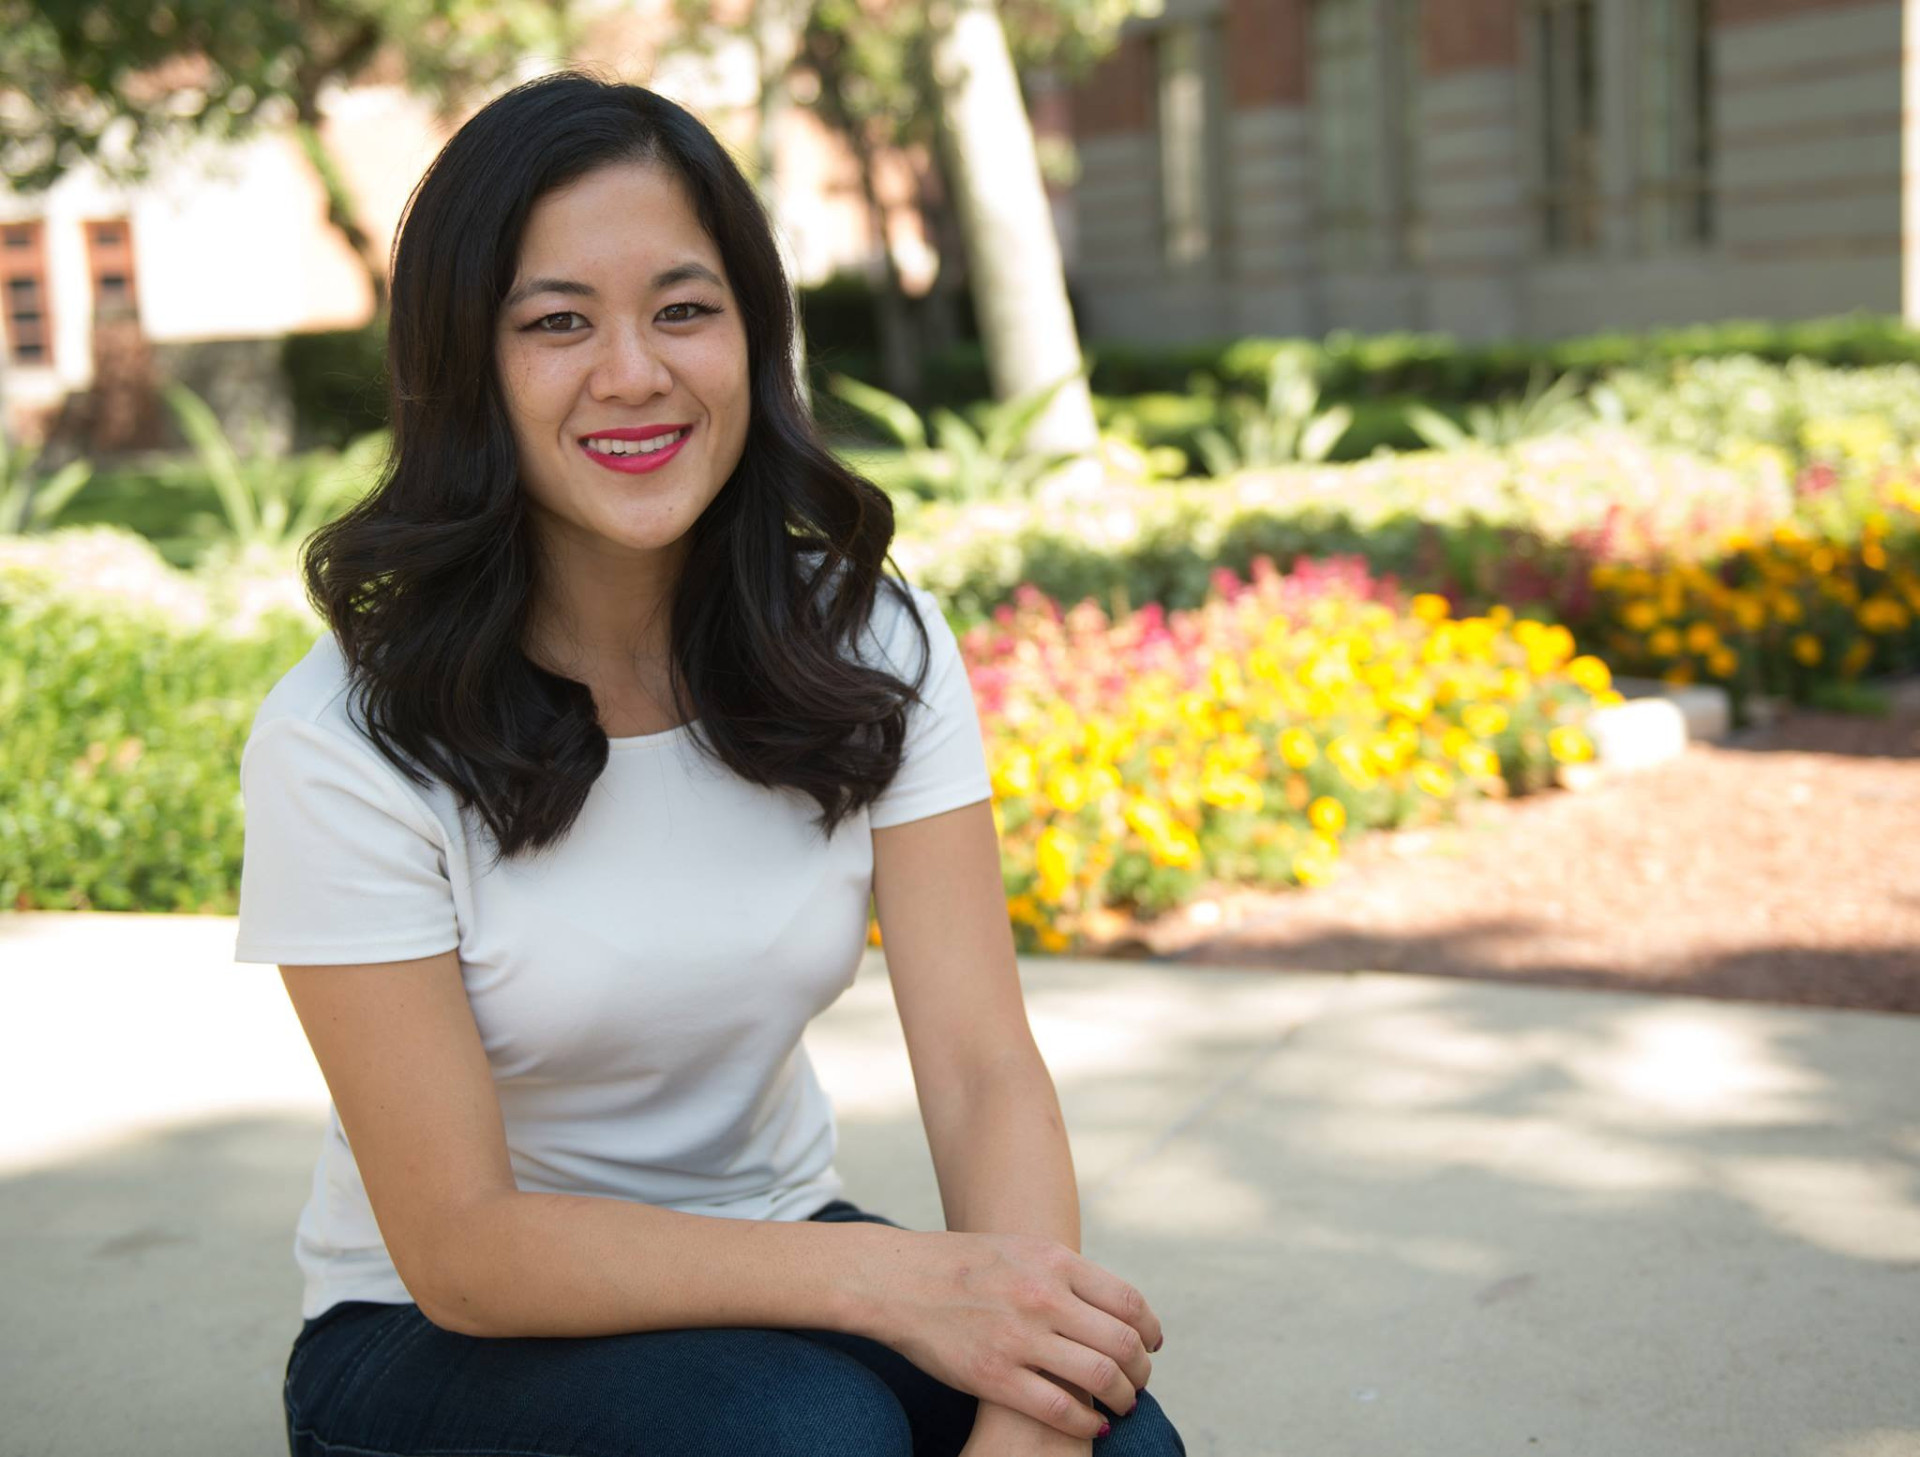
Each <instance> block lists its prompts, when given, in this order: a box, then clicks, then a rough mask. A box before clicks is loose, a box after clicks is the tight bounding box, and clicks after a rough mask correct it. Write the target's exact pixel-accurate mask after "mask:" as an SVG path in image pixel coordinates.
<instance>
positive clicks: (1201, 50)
mask: <svg viewBox="0 0 1920 1457" xmlns="http://www.w3.org/2000/svg"><path fill="white" fill-rule="evenodd" d="M1155 49H1156V51H1157V52H1158V55H1159V96H1158V100H1159V110H1158V125H1159V132H1160V211H1161V236H1162V246H1163V249H1164V252H1165V256H1166V261H1167V262H1168V263H1169V264H1171V265H1174V266H1180V265H1191V264H1195V263H1200V262H1204V261H1205V260H1206V259H1208V258H1210V257H1212V256H1213V255H1214V254H1216V253H1217V252H1218V251H1219V249H1220V246H1221V236H1220V235H1221V231H1222V227H1221V207H1220V191H1221V189H1220V175H1219V169H1220V159H1219V155H1218V149H1219V144H1220V126H1221V122H1222V119H1223V118H1222V114H1221V113H1222V98H1221V96H1220V91H1219V77H1220V48H1219V27H1218V25H1217V24H1214V23H1208V22H1189V23H1186V24H1177V25H1168V26H1166V27H1164V28H1162V29H1161V30H1160V31H1159V32H1158V33H1157V44H1156V46H1155Z"/></svg>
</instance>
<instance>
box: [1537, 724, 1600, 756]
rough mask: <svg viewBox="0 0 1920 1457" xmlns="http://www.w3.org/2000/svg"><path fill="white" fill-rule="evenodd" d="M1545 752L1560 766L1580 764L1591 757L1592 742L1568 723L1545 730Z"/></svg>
mask: <svg viewBox="0 0 1920 1457" xmlns="http://www.w3.org/2000/svg"><path fill="white" fill-rule="evenodd" d="M1547 752H1548V753H1550V754H1552V755H1553V757H1554V758H1555V759H1557V760H1559V761H1560V762H1561V763H1562V764H1581V763H1585V762H1586V761H1587V760H1588V759H1591V758H1592V757H1593V741H1592V740H1591V739H1589V738H1588V737H1587V736H1586V734H1585V733H1583V732H1582V731H1581V730H1580V729H1578V728H1576V727H1574V726H1573V725H1572V724H1570V723H1563V724H1561V725H1560V726H1559V727H1558V728H1551V729H1548V730H1547Z"/></svg>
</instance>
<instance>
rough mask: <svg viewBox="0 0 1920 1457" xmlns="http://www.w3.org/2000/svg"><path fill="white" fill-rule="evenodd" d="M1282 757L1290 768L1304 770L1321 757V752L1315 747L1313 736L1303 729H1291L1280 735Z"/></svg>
mask: <svg viewBox="0 0 1920 1457" xmlns="http://www.w3.org/2000/svg"><path fill="white" fill-rule="evenodd" d="M1280 757H1281V758H1282V759H1285V760H1286V761H1287V764H1288V765H1289V767H1291V768H1294V769H1304V768H1306V767H1307V765H1309V764H1311V763H1312V762H1313V761H1314V760H1315V759H1317V758H1319V757H1320V751H1319V749H1317V748H1315V747H1314V742H1313V735H1312V734H1310V733H1308V732H1307V731H1306V730H1305V729H1303V728H1290V729H1287V730H1285V731H1283V732H1282V733H1281V735H1280Z"/></svg>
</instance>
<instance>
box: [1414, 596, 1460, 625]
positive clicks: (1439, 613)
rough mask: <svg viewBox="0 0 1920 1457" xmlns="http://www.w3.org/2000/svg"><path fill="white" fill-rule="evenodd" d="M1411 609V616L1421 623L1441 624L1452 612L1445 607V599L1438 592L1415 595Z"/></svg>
mask: <svg viewBox="0 0 1920 1457" xmlns="http://www.w3.org/2000/svg"><path fill="white" fill-rule="evenodd" d="M1411 607H1412V611H1413V615H1414V616H1415V617H1417V618H1419V619H1420V620H1421V621H1422V622H1441V621H1443V620H1445V618H1446V617H1447V616H1448V614H1449V613H1450V612H1451V611H1452V609H1451V608H1450V607H1449V606H1448V605H1447V599H1446V598H1445V597H1442V596H1441V595H1440V594H1439V593H1438V592H1421V593H1418V594H1416V595H1415V597H1414V599H1413V602H1412V604H1411Z"/></svg>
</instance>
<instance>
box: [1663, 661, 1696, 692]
mask: <svg viewBox="0 0 1920 1457" xmlns="http://www.w3.org/2000/svg"><path fill="white" fill-rule="evenodd" d="M1694 677H1695V674H1694V671H1693V664H1691V663H1675V664H1674V665H1673V666H1672V667H1671V668H1669V669H1667V671H1666V672H1664V673H1662V674H1661V675H1660V679H1661V681H1662V682H1664V683H1671V684H1672V685H1673V686H1674V687H1676V688H1684V687H1686V686H1687V685H1688V684H1689V683H1691V682H1693V680H1694Z"/></svg>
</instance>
